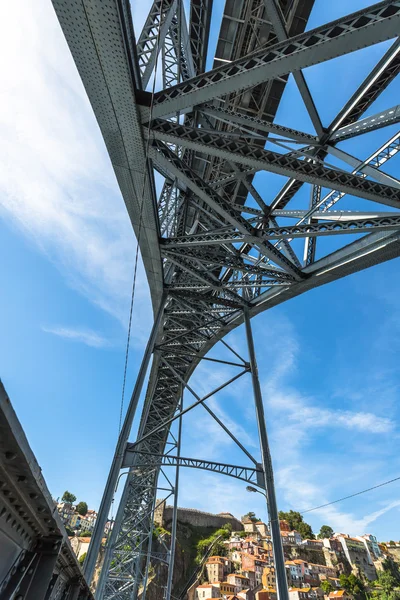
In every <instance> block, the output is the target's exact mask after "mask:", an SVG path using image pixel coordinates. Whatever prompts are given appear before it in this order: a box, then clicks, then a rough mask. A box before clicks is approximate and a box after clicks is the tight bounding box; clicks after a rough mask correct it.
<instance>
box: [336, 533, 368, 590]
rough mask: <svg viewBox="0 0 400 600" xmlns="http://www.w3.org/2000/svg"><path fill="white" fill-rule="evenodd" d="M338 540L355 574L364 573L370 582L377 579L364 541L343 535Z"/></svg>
mask: <svg viewBox="0 0 400 600" xmlns="http://www.w3.org/2000/svg"><path fill="white" fill-rule="evenodd" d="M338 539H339V540H340V543H341V544H342V548H343V552H344V554H345V555H346V558H347V560H348V561H349V563H350V564H351V565H352V567H353V571H354V572H355V574H357V575H360V574H361V573H363V574H364V575H365V576H366V577H367V579H369V580H370V581H373V580H374V579H376V570H375V566H374V563H373V561H372V559H371V556H370V554H369V552H368V549H367V547H366V545H365V544H364V541H361V540H359V539H357V538H353V537H350V536H349V535H343V534H341V535H339V536H338Z"/></svg>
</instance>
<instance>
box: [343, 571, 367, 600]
mask: <svg viewBox="0 0 400 600" xmlns="http://www.w3.org/2000/svg"><path fill="white" fill-rule="evenodd" d="M339 580H340V585H341V586H342V588H344V589H345V590H346V591H347V592H349V594H352V595H353V596H354V598H355V599H356V600H365V598H366V594H365V587H364V584H363V582H362V581H361V579H359V578H358V577H356V576H355V575H353V573H351V575H344V574H343V573H342V574H341V575H340V577H339Z"/></svg>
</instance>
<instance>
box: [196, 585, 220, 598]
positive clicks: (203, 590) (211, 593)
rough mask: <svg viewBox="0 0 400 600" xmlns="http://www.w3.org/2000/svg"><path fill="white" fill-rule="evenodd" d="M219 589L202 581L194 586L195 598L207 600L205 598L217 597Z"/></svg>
mask: <svg viewBox="0 0 400 600" xmlns="http://www.w3.org/2000/svg"><path fill="white" fill-rule="evenodd" d="M219 597H220V591H219V588H217V587H215V586H214V585H211V583H203V584H202V585H198V586H197V588H196V599H197V600H207V598H219Z"/></svg>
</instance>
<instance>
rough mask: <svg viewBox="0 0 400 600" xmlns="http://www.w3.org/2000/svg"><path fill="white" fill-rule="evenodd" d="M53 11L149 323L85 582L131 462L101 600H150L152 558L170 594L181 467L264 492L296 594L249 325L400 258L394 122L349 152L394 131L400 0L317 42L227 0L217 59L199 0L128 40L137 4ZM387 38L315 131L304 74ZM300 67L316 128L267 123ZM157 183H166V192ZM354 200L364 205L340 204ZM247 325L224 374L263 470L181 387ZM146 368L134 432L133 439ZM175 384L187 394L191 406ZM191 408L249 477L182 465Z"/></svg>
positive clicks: (316, 35)
mask: <svg viewBox="0 0 400 600" xmlns="http://www.w3.org/2000/svg"><path fill="white" fill-rule="evenodd" d="M52 1H53V5H54V8H55V10H56V13H57V16H58V19H59V21H60V24H61V27H62V30H63V32H64V35H65V37H66V40H67V42H68V45H69V47H70V50H71V52H72V55H73V57H74V60H75V62H76V65H77V68H78V71H79V73H80V76H81V78H82V81H83V83H84V86H85V88H86V91H87V94H88V96H89V99H90V102H91V104H92V107H93V110H94V113H95V116H96V118H97V121H98V124H99V127H100V129H101V132H102V134H103V138H104V141H105V144H106V147H107V150H108V153H109V156H110V159H111V163H112V165H113V168H114V171H115V174H116V177H117V180H118V183H119V186H120V189H121V193H122V195H123V197H124V200H125V203H126V207H127V211H128V214H129V217H130V219H131V222H132V226H133V229H134V231H135V233H136V236H137V239H138V243H139V245H140V251H141V255H142V258H143V262H144V265H145V269H146V273H147V278H148V282H149V287H150V292H151V299H152V304H153V309H154V315H155V319H154V326H153V329H152V332H151V335H150V338H149V341H148V344H147V347H146V350H145V354H144V358H143V363H142V365H141V368H140V371H139V375H138V378H137V381H136V384H135V388H134V391H133V394H132V397H131V401H130V404H129V408H128V411H127V415H126V419H125V422H124V425H123V427H122V430H121V433H120V436H119V440H118V443H117V448H116V452H115V456H114V459H113V463H112V467H111V470H110V474H109V478H108V481H107V484H106V488H105V492H104V496H103V500H102V504H101V508H100V513H99V518H98V521H97V524H96V529H95V531H94V534H93V537H92V543H91V547H90V549H89V553H88V557H87V560H86V563H85V574H86V577H87V579H88V581H90V580H91V579H92V576H93V572H94V566H95V561H96V558H97V554H98V550H99V547H100V543H101V538H102V536H103V531H104V525H105V521H106V519H107V516H108V513H109V509H110V505H111V501H112V498H113V494H114V490H115V486H116V484H117V481H118V478H119V477H120V473H121V469H123V468H124V467H126V468H127V469H128V471H127V475H126V483H125V487H124V491H123V494H122V499H121V503H120V506H119V509H118V512H117V515H116V520H115V524H114V528H113V531H112V534H111V536H110V538H109V540H108V542H107V547H106V552H105V559H104V564H103V569H102V572H101V576H100V579H99V582H98V585H97V590H96V598H97V599H103V598H104V599H107V600H111V598H115V599H118V600H128V599H131V598H135V599H136V598H137V596H138V595H139V594H140V595H141V597H142V599H143V598H144V597H145V593H146V586H147V582H148V579H149V571H150V569H149V567H150V563H151V561H156V560H161V561H162V562H164V563H165V564H168V565H169V568H168V581H167V586H166V598H167V600H169V598H170V595H171V583H172V569H173V555H174V545H175V531H176V508H177V490H178V483H179V469H180V468H183V467H195V468H204V469H209V470H211V471H214V472H218V473H225V474H228V475H230V476H234V477H237V478H239V479H243V480H245V481H249V482H252V483H253V484H256V485H258V486H259V487H260V489H265V493H266V497H267V501H268V510H269V518H270V527H271V535H272V541H273V547H274V560H275V567H276V574H277V587H278V594H279V598H280V600H286V599H287V598H288V592H287V584H286V577H285V572H284V564H283V553H282V547H281V542H280V534H279V524H278V520H277V508H276V501H275V492H274V483H273V473H272V464H271V458H270V454H269V448H268V440H267V435H266V428H265V419H264V413H263V405H262V398H261V392H260V386H259V382H258V374H257V365H256V357H255V351H254V345H253V338H252V332H251V318H252V317H253V316H255V315H257V314H258V313H260V312H262V311H264V310H267V309H269V308H271V307H273V306H276V305H277V304H280V303H282V302H284V301H286V300H289V299H291V298H294V297H295V296H297V295H299V294H302V293H304V292H306V291H308V290H311V289H313V288H315V287H317V286H320V285H323V284H325V283H329V282H332V281H335V280H337V279H339V278H341V277H344V276H346V275H349V274H351V273H355V272H357V271H360V270H361V269H365V268H367V267H370V266H372V265H376V264H378V263H381V262H383V261H386V260H389V259H392V258H395V257H397V256H399V254H400V211H399V208H400V182H399V181H398V180H397V179H396V178H395V177H393V176H391V175H389V174H388V173H387V172H386V171H385V169H382V167H384V165H385V164H386V163H387V162H388V161H390V160H391V159H393V157H395V156H396V155H397V153H398V151H399V149H400V142H399V140H400V133H397V134H395V135H393V128H392V129H391V136H390V138H389V139H387V141H386V142H385V143H384V144H383V145H382V146H381V147H379V148H377V149H376V150H375V151H374V152H373V153H372V154H371V155H370V156H368V157H367V158H360V157H356V156H354V155H353V154H351V153H349V152H348V151H347V150H346V149H344V148H346V147H347V146H346V145H345V146H344V147H343V142H346V141H347V140H349V139H352V138H356V137H360V136H364V135H367V134H369V133H370V132H372V131H376V130H378V129H382V130H383V129H384V128H387V127H388V126H391V125H395V124H397V123H398V122H399V120H400V108H399V106H394V107H388V108H387V109H386V110H383V111H381V112H379V113H377V114H372V116H371V115H370V113H371V111H372V108H373V104H374V102H375V100H377V98H378V97H379V96H380V94H381V93H382V92H383V91H384V90H385V89H386V88H387V86H388V85H389V84H390V83H391V82H392V81H393V80H394V79H395V77H396V76H397V74H398V72H399V66H400V41H399V39H398V38H397V36H398V33H399V31H400V0H384V1H383V2H380V3H378V4H374V5H372V6H369V7H368V8H365V9H363V10H361V11H359V12H356V13H353V14H349V15H347V16H345V17H342V18H340V19H338V20H336V21H334V22H330V23H326V24H324V25H322V26H319V27H317V28H315V29H311V30H307V31H306V25H307V21H308V18H309V15H310V12H311V10H312V8H313V3H314V1H313V0H226V4H225V9H224V13H223V16H222V22H221V28H220V35H219V38H218V40H217V46H216V52H215V57H214V59H213V61H212V57H210V56H209V54H208V42H209V37H210V22H211V12H212V4H213V3H212V0H191V1H190V14H188V15H186V14H185V10H184V3H183V1H182V0H154V2H153V4H152V5H151V7H150V11H149V14H148V17H147V19H146V22H145V24H144V27H143V30H142V32H141V33H139V32H138V31H136V32H135V31H134V23H133V22H132V16H131V6H130V3H129V0H52ZM388 40H391V44H390V45H388V49H387V50H386V52H385V54H384V55H383V57H382V58H381V60H380V61H379V62H378V64H376V66H375V67H374V68H373V69H372V71H371V72H370V73H369V74H368V75H367V77H366V78H365V79H364V81H362V83H361V84H360V85H359V87H358V88H357V89H356V90H355V92H354V94H353V96H352V97H351V98H349V99H348V101H347V102H346V103H345V105H344V106H343V107H342V109H341V110H340V111H339V113H338V114H337V115H336V117H335V118H334V119H333V120H332V122H331V123H330V124H328V125H327V124H323V123H322V121H321V118H320V115H319V113H318V110H317V107H316V105H315V103H314V100H313V97H312V94H311V92H310V90H309V87H308V85H307V81H306V78H305V76H304V74H303V71H302V70H303V69H305V68H307V67H310V66H313V65H317V64H320V63H324V62H325V61H328V60H330V59H333V58H335V57H339V56H343V55H346V54H349V53H352V52H355V51H359V50H362V49H363V48H366V47H369V46H372V45H374V44H377V43H379V42H382V41H388ZM212 62H213V68H212V69H211V70H209V66H210V65H211V63H212ZM157 69H159V70H158V71H157ZM156 71H157V72H156ZM290 74H292V75H293V79H294V82H295V84H296V86H297V88H298V91H299V93H300V96H301V102H302V103H303V104H304V105H305V107H306V109H307V112H308V115H309V117H310V120H311V123H312V125H313V129H314V131H313V133H309V132H304V131H298V130H295V129H293V128H289V127H286V126H284V125H281V124H279V123H277V122H276V120H275V117H276V113H277V109H278V106H279V103H280V100H281V97H282V94H283V92H284V90H285V86H286V84H287V81H288V77H289V75H290ZM152 78H153V79H152ZM152 81H156V83H157V85H156V87H153V88H152V85H153V84H152ZM338 85H340V83H339V82H338ZM159 88H160V89H159ZM370 108H371V110H369V109H370ZM293 110H296V107H293ZM372 112H373V111H372ZM366 114H367V116H365V115H366ZM331 161H332V162H333V163H334V164H335V165H337V164H338V162H339V163H340V165H341V166H340V167H337V166H332V162H331ZM259 172H267V173H272V174H277V175H280V176H281V177H283V178H284V182H285V183H284V184H283V186H282V188H281V189H280V191H279V192H278V193H277V194H276V195H275V194H271V192H270V190H269V187H268V186H267V185H266V186H264V187H263V189H262V191H259V190H258V189H257V180H256V179H255V176H256V174H257V173H259ZM156 178H158V181H161V182H162V185H161V188H162V189H161V192H160V193H159V194H158V195H157V193H156ZM308 189H309V190H310V191H309V192H308ZM349 197H350V200H351V202H350V206H357V207H358V208H357V210H355V209H349V208H346V206H348V204H347V205H346V198H349ZM339 202H340V204H339ZM346 236H347V237H346ZM349 236H350V237H349ZM322 237H324V240H322V239H321V240H319V238H322ZM243 322H244V323H245V326H246V327H245V330H246V339H247V347H248V358H247V359H242V358H241V356H239V355H238V354H237V353H236V352H235V351H234V350H233V349H232V352H234V355H235V356H233V359H232V363H230V364H234V363H235V364H236V366H237V368H238V369H239V371H238V375H237V376H235V377H234V378H233V379H232V380H231V381H230V382H227V383H226V384H224V385H228V384H229V383H231V382H232V381H234V380H236V379H237V377H240V376H242V375H243V376H245V375H247V374H249V375H250V377H251V379H252V384H253V391H254V401H255V411H256V418H257V423H258V429H259V438H260V449H261V460H259V462H257V460H255V459H254V458H253V457H252V456H251V455H250V454H249V453H248V452H247V450H246V448H244V446H243V445H242V444H241V443H240V441H239V440H236V438H234V436H233V435H232V433H231V432H230V431H229V430H228V428H227V427H226V426H225V424H224V423H223V422H221V421H220V420H219V419H218V417H217V416H216V415H215V414H213V413H212V411H211V409H210V408H209V407H208V406H207V403H206V400H207V398H208V397H209V396H210V395H212V394H208V396H206V397H200V396H198V395H197V394H196V392H195V390H193V389H192V388H191V387H190V385H189V383H188V382H189V379H190V376H191V374H192V373H193V371H194V369H195V368H196V366H197V365H198V364H199V362H200V361H202V360H210V359H209V357H207V353H208V352H209V350H210V349H211V348H212V347H213V346H214V345H215V344H216V343H223V344H226V342H225V341H224V339H223V338H224V336H225V335H226V334H227V333H228V332H230V331H232V330H233V329H234V328H235V327H238V326H239V325H240V324H242V323H243ZM151 359H152V367H151V372H150V378H149V382H148V387H147V395H146V399H145V403H144V408H143V413H142V416H141V420H140V426H139V432H138V438H137V440H136V442H134V443H132V442H131V443H128V442H129V435H130V429H131V425H132V422H133V418H134V415H135V411H136V408H137V406H138V402H139V396H140V392H141V390H142V387H143V384H144V381H145V378H146V370H147V367H148V365H149V363H150V360H151ZM227 362H229V361H227ZM222 387H224V386H220V388H219V389H222ZM183 389H186V390H188V392H189V393H190V394H191V395H192V396H193V397H194V399H195V401H194V403H193V404H192V405H190V406H189V407H186V408H184V407H183V403H182V402H183V401H182V394H183ZM217 392H218V389H217V390H214V392H213V393H217ZM197 405H201V406H204V408H205V409H206V410H208V412H209V413H210V414H212V416H213V417H214V418H215V419H217V421H218V422H219V425H220V426H221V428H222V429H224V430H225V431H226V433H227V434H228V435H231V437H232V438H234V441H235V442H236V443H237V444H238V445H239V447H240V448H241V449H242V450H243V453H244V454H245V455H246V456H247V459H248V460H249V462H250V463H251V466H250V467H237V466H234V465H221V464H219V463H213V462H207V461H204V460H201V459H193V458H183V457H181V456H180V439H181V427H182V418H183V416H184V414H185V413H186V412H187V411H188V410H190V408H191V407H193V406H197ZM173 424H174V425H173ZM176 426H178V429H177V431H176V429H174V427H175V428H176ZM166 466H169V467H174V468H175V469H176V475H175V481H174V482H172V483H171V482H170V483H171V485H170V487H169V492H168V493H169V494H170V495H172V494H173V495H174V521H173V525H172V536H171V542H170V543H166V542H165V543H164V542H163V543H164V548H165V552H157V553H155V552H152V530H153V513H154V510H155V508H156V504H157V503H156V497H157V485H158V484H157V482H158V481H159V476H160V473H162V472H164V469H165V468H166Z"/></svg>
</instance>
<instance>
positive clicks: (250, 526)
mask: <svg viewBox="0 0 400 600" xmlns="http://www.w3.org/2000/svg"><path fill="white" fill-rule="evenodd" d="M243 527H244V530H245V531H247V533H258V530H257V527H256V524H255V523H254V521H251V520H250V519H245V520H244V521H243Z"/></svg>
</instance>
